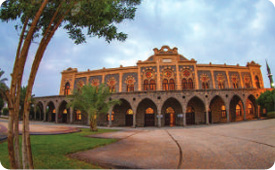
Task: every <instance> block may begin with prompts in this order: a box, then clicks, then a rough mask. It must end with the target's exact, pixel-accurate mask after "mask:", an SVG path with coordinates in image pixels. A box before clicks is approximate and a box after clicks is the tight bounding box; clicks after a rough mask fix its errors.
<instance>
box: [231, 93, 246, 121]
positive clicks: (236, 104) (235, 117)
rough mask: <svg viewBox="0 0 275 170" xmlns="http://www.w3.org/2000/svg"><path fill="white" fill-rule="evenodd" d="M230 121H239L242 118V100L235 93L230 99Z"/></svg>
mask: <svg viewBox="0 0 275 170" xmlns="http://www.w3.org/2000/svg"><path fill="white" fill-rule="evenodd" d="M229 110H230V115H229V117H230V121H231V122H235V121H241V120H243V113H244V110H243V102H242V99H241V98H240V97H239V96H237V95H235V96H233V97H232V99H231V101H230V109H229Z"/></svg>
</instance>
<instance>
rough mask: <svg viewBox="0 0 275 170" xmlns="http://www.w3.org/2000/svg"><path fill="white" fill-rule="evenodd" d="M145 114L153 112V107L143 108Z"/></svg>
mask: <svg viewBox="0 0 275 170" xmlns="http://www.w3.org/2000/svg"><path fill="white" fill-rule="evenodd" d="M145 114H154V109H152V108H151V107H149V108H147V109H146V110H145Z"/></svg>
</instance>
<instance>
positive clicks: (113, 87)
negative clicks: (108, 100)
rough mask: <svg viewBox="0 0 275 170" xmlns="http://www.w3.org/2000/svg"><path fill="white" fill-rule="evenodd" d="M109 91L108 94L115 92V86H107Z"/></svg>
mask: <svg viewBox="0 0 275 170" xmlns="http://www.w3.org/2000/svg"><path fill="white" fill-rule="evenodd" d="M109 91H110V93H114V92H116V88H115V85H112V86H109Z"/></svg>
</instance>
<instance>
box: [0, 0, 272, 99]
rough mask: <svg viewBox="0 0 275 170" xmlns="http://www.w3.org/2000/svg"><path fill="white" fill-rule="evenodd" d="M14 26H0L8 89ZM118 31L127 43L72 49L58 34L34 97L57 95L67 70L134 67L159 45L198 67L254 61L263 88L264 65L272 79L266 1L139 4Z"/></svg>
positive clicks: (95, 42)
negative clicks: (64, 72) (132, 17)
mask: <svg viewBox="0 0 275 170" xmlns="http://www.w3.org/2000/svg"><path fill="white" fill-rule="evenodd" d="M2 1H3V0H2ZM15 24H16V22H10V23H6V22H1V21H0V68H1V69H2V70H4V71H5V74H4V77H6V78H8V79H9V81H8V82H7V84H8V85H9V84H10V79H11V78H10V74H11V72H12V68H13V62H14V57H15V52H16V48H17V44H18V39H19V33H18V32H17V31H16V30H15V29H14V25H15ZM118 28H119V31H122V32H124V33H126V34H128V38H127V40H126V41H124V42H118V41H112V42H111V43H107V42H106V41H105V40H104V39H98V38H96V37H88V38H87V43H85V44H81V45H75V44H74V43H73V41H72V40H71V39H69V38H68V37H69V36H68V35H67V33H66V31H64V30H63V29H62V28H60V29H59V30H58V31H57V32H56V34H55V36H54V37H53V39H52V41H51V42H50V44H49V46H48V48H47V50H46V52H45V55H44V58H43V60H42V62H41V65H40V67H39V71H38V73H37V77H36V81H35V84H34V89H33V94H35V96H51V95H58V94H59V90H60V83H61V72H62V71H63V70H65V69H67V68H69V67H72V68H77V69H78V71H86V70H88V69H90V70H94V69H101V68H103V67H106V68H115V67H119V66H120V65H123V66H134V65H136V63H137V61H138V60H146V59H147V58H148V57H150V56H151V55H153V49H154V48H158V49H160V48H161V47H162V46H163V45H168V46H170V47H171V48H174V47H177V48H178V50H179V53H180V54H182V55H183V56H185V57H186V58H187V59H191V58H194V59H195V60H196V61H197V62H198V64H208V63H209V62H212V63H213V64H224V63H226V64H228V65H236V64H240V65H241V66H246V64H247V62H251V61H252V60H253V61H255V62H256V63H259V64H260V65H262V67H261V70H262V75H263V79H264V85H265V87H267V88H269V87H270V85H269V80H268V77H267V71H266V63H265V60H267V61H268V64H269V66H270V68H271V72H272V73H273V74H275V6H274V5H273V4H272V2H270V1H269V0H143V1H142V3H141V5H139V6H137V11H136V16H135V19H134V20H127V21H124V22H123V23H121V24H119V25H118ZM35 48H37V44H36V43H33V44H32V49H31V52H30V53H29V57H28V58H29V59H28V61H27V65H26V70H25V71H24V78H23V85H26V84H27V77H28V75H29V72H30V68H31V62H32V59H33V57H34V54H35ZM274 79H275V77H274Z"/></svg>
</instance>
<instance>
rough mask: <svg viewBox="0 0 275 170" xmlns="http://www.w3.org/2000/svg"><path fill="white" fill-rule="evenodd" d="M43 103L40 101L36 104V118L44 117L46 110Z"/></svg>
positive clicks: (41, 118)
mask: <svg viewBox="0 0 275 170" xmlns="http://www.w3.org/2000/svg"><path fill="white" fill-rule="evenodd" d="M43 108H44V106H43V103H42V102H41V101H39V102H38V103H37V104H36V106H35V109H36V113H35V116H36V120H43V119H44V111H43Z"/></svg>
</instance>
